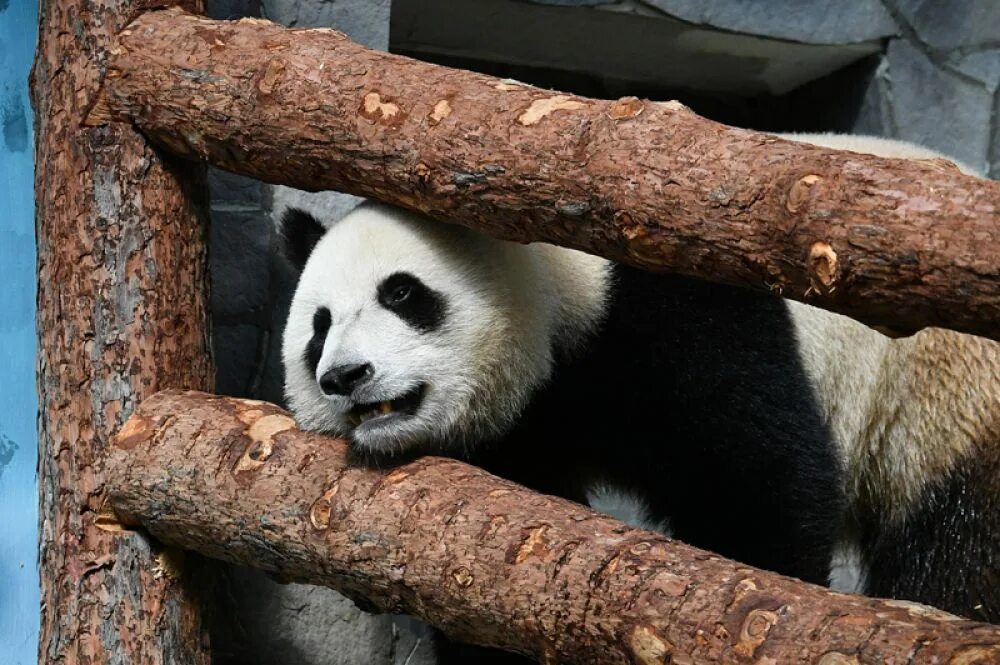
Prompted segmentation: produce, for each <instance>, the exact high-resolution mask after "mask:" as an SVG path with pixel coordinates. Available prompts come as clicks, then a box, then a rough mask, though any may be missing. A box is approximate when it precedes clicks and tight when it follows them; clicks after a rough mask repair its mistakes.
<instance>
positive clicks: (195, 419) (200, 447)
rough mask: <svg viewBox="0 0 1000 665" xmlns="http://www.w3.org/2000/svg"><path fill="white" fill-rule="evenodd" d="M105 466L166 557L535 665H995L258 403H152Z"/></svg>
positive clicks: (821, 598) (855, 601)
mask: <svg viewBox="0 0 1000 665" xmlns="http://www.w3.org/2000/svg"><path fill="white" fill-rule="evenodd" d="M109 459H110V475H109V484H108V494H109V497H110V500H111V503H112V504H113V506H114V508H115V511H116V513H117V514H118V516H119V518H120V519H121V520H122V521H123V522H124V523H126V524H132V525H138V524H141V525H142V526H144V527H145V528H146V529H148V530H149V531H150V532H151V533H152V534H153V535H155V536H156V537H157V538H159V539H161V540H163V541H164V542H167V543H172V544H174V545H177V546H179V547H184V548H190V549H194V550H196V551H198V552H201V553H203V554H205V555H207V556H211V557H218V558H220V559H223V560H226V561H231V562H234V563H239V564H244V565H249V566H255V567H259V568H263V569H265V570H268V571H272V572H273V573H275V574H277V575H279V576H281V577H284V578H286V579H289V580H295V581H300V582H309V583H313V584H322V585H326V586H329V587H332V588H334V589H336V590H338V591H340V592H342V593H345V594H347V595H348V596H350V597H351V598H354V599H355V600H357V601H359V602H361V603H362V604H363V606H365V607H370V608H374V609H378V610H382V611H386V612H406V613H409V614H414V615H417V616H419V617H420V618H422V619H424V620H426V621H428V622H430V623H432V624H434V625H436V626H438V627H440V628H442V629H443V630H444V631H445V632H446V633H448V634H450V635H451V636H453V637H455V638H459V639H462V640H465V641H471V642H475V643H479V644H483V645H487V646H493V647H500V648H504V649H509V650H514V651H519V652H522V653H525V654H529V655H532V656H534V657H536V658H538V659H540V660H541V662H543V663H557V662H558V663H613V664H622V665H625V664H636V663H639V664H644V665H652V664H653V663H665V662H671V663H689V664H697V663H759V664H768V663H770V664H774V663H815V664H817V665H846V664H848V663H872V664H875V663H879V664H882V663H909V664H916V663H955V664H956V665H957V664H958V663H967V664H971V663H981V664H983V665H985V664H986V663H995V662H1000V627H997V626H990V625H988V624H983V623H976V622H972V621H967V620H964V619H959V618H957V617H954V616H952V615H948V614H945V613H943V612H940V611H938V610H934V609H931V608H929V607H925V606H922V605H917V604H914V603H905V602H898V601H886V600H875V599H869V598H863V597H860V596H850V595H845V594H840V593H835V592H832V591H829V590H827V589H823V588H821V587H817V586H813V585H809V584H806V583H804V582H800V581H798V580H793V579H790V578H786V577H782V576H779V575H776V574H773V573H767V572H763V571H760V570H755V569H751V568H749V567H746V566H744V565H741V564H738V563H734V562H732V561H728V560H725V559H722V558H720V557H718V556H715V555H713V554H710V553H708V552H704V551H701V550H697V549H695V548H692V547H689V546H687V545H683V544H681V543H678V542H676V541H672V540H670V539H667V538H664V537H662V536H659V535H657V534H654V533H651V532H648V531H643V530H640V529H634V528H631V527H627V526H625V525H624V524H622V523H620V522H617V521H615V520H613V519H611V518H609V517H605V516H601V515H598V514H596V513H593V512H591V511H590V510H588V509H586V508H585V507H583V506H580V505H577V504H574V503H571V502H569V501H565V500H563V499H559V498H555V497H548V496H543V495H540V494H536V493H534V492H531V491H530V490H527V489H525V488H523V487H520V486H518V485H515V484H513V483H510V482H508V481H505V480H501V479H499V478H496V477H494V476H491V475H489V474H487V473H486V472H484V471H482V470H480V469H477V468H474V467H471V466H468V465H465V464H462V463H461V462H457V461H454V460H449V459H443V458H434V457H424V458H421V459H419V460H417V461H415V462H412V463H409V464H405V465H403V466H399V467H397V468H395V469H392V470H386V471H376V470H370V469H363V468H359V467H357V466H351V465H350V464H349V463H348V449H347V446H346V445H345V443H344V442H342V441H337V440H335V439H331V438H328V437H325V436H323V435H320V434H314V433H307V432H301V431H298V430H297V429H296V428H295V424H294V421H293V420H292V418H291V417H290V416H289V414H287V413H286V412H284V411H282V410H281V409H279V408H278V407H276V406H273V405H270V404H266V403H263V402H256V401H243V400H236V399H231V398H223V397H215V396H211V395H205V394H198V393H183V392H177V391H172V392H165V393H160V394H158V395H156V396H154V397H152V398H150V399H148V400H146V401H145V402H144V403H143V404H142V405H140V408H139V409H138V410H137V412H136V414H135V415H134V416H133V417H132V418H131V419H130V420H129V421H128V422H127V423H126V424H125V427H124V428H123V429H122V431H121V432H120V434H119V435H118V437H117V438H116V441H115V447H114V450H113V451H112V452H111V454H110V458H109ZM761 519H768V516H767V515H762V516H761Z"/></svg>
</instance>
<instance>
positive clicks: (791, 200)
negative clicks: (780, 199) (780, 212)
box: [785, 174, 823, 213]
mask: <svg viewBox="0 0 1000 665" xmlns="http://www.w3.org/2000/svg"><path fill="white" fill-rule="evenodd" d="M821 180H823V178H821V177H820V176H818V175H815V174H810V175H806V176H802V177H801V178H799V179H798V180H796V181H795V182H794V183H793V184H792V186H791V187H790V188H789V190H788V198H787V199H786V200H785V209H786V210H788V212H791V213H796V212H798V211H799V210H801V209H802V207H803V206H804V205H805V204H806V203H807V202H808V201H809V198H810V194H811V193H812V188H813V186H814V185H815V184H816V183H818V182H820V181H821Z"/></svg>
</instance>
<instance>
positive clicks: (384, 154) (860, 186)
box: [107, 11, 1000, 338]
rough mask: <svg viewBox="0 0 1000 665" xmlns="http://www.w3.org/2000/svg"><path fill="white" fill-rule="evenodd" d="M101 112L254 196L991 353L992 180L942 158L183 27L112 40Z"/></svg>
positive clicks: (360, 51)
mask: <svg viewBox="0 0 1000 665" xmlns="http://www.w3.org/2000/svg"><path fill="white" fill-rule="evenodd" d="M107 104H108V107H109V109H111V110H112V111H113V112H115V113H117V114H121V115H124V116H127V117H129V118H131V119H132V120H134V121H135V123H136V124H137V125H138V126H139V127H140V128H141V129H142V131H144V132H145V133H146V134H147V135H148V136H150V137H151V138H153V139H154V140H155V141H158V142H159V143H161V144H162V145H164V146H167V147H168V148H169V149H170V150H172V151H174V152H176V153H177V154H179V155H184V156H187V157H190V158H194V159H203V160H207V161H208V162H210V163H212V164H215V165H217V166H219V167H222V168H225V169H229V170H231V171H235V172H238V173H243V174H246V175H251V176H254V177H256V178H260V179H262V180H266V181H268V182H278V183H283V184H287V185H292V186H295V187H300V188H303V189H310V190H320V189H337V190H342V191H346V192H351V193H354V194H361V195H364V196H370V197H374V198H377V199H381V200H384V201H388V202H391V203H395V204H398V205H402V206H405V207H408V208H412V209H415V210H419V211H422V212H425V213H428V214H430V215H431V216H433V217H436V218H438V219H441V220H444V221H449V222H457V223H460V224H465V225H468V226H471V227H474V228H477V229H480V230H482V231H484V232H486V233H490V234H493V235H495V236H498V237H501V238H507V239H512V240H519V241H539V240H540V241H547V242H551V243H555V244H560V245H565V246H569V247H574V248H577V249H582V250H585V251H588V252H592V253H595V254H601V255H604V256H607V257H609V258H612V259H616V260H620V261H624V262H627V263H631V264H633V265H636V266H639V267H642V268H647V269H656V270H670V271H673V272H678V273H683V274H686V275H691V276H695V277H700V278H704V279H709V280H714V281H719V282H726V283H730V284H736V285H742V286H746V287H750V288H755V289H760V290H765V289H766V290H771V291H773V292H776V293H779V294H782V295H784V296H786V297H789V298H794V299H798V300H803V301H805V302H809V303H811V304H814V305H818V306H820V307H824V308H827V309H830V310H833V311H837V312H841V313H843V314H847V315H849V316H852V317H854V318H856V319H859V320H861V321H863V322H865V323H868V324H870V325H873V326H877V327H880V328H882V329H886V330H893V331H897V332H912V331H915V330H917V329H919V328H922V327H925V326H941V327H949V328H953V329H955V330H960V331H964V332H971V333H975V334H978V335H983V336H987V337H993V338H1000V183H995V182H992V181H983V180H978V179H975V178H973V177H970V176H966V175H963V174H961V173H960V172H958V171H957V170H956V169H955V168H954V167H951V166H949V165H947V164H945V163H942V162H940V161H929V162H928V161H903V160H894V159H885V158H879V157H874V156H868V155H859V154H856V153H848V152H843V151H835V150H830V149H821V148H817V147H813V146H807V145H803V144H800V143H794V142H789V141H785V140H781V139H779V138H777V137H774V136H771V135H767V134H761V133H757V132H751V131H746V130H741V129H735V128H732V127H726V126H725V125H721V124H718V123H715V122H711V121H709V120H705V119H703V118H699V117H698V116H696V115H695V114H694V113H692V112H691V111H690V110H688V109H687V108H685V107H683V106H682V105H680V104H678V103H676V102H666V103H656V102H650V101H644V100H639V99H635V98H624V99H620V100H617V101H600V100H595V99H587V98H583V97H577V96H573V95H565V94H559V93H555V92H551V91H547V90H541V89H537V88H532V87H529V86H526V85H522V84H518V83H516V82H511V81H503V80H499V79H495V78H492V77H489V76H483V75H480V74H475V73H472V72H466V71H460V70H454V69H449V68H445V67H440V66H436V65H431V64H427V63H422V62H417V61H414V60H410V59H407V58H404V57H401V56H396V55H390V54H386V53H380V52H375V51H371V50H368V49H366V48H363V47H361V46H358V45H356V44H354V43H352V42H351V41H349V40H348V39H347V38H346V37H345V36H344V35H342V34H340V33H337V32H335V31H332V30H324V29H320V30H288V29H285V28H281V27H279V26H276V25H274V24H271V23H268V22H266V21H261V20H246V19H245V20H242V21H239V22H236V23H227V22H222V21H210V20H207V19H202V18H196V17H192V16H186V15H184V14H183V13H181V12H178V11H166V12H154V13H150V14H146V15H144V16H142V17H140V18H139V19H138V20H137V21H136V22H135V23H133V24H132V25H131V26H129V28H128V30H126V31H124V32H123V33H122V35H121V39H120V42H119V45H118V48H117V49H116V50H115V52H114V54H113V57H112V58H111V61H110V63H109V73H108V80H107Z"/></svg>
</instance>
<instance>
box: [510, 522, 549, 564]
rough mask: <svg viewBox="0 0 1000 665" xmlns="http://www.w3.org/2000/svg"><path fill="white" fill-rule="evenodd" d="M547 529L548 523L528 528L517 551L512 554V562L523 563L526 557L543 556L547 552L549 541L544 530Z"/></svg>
mask: <svg viewBox="0 0 1000 665" xmlns="http://www.w3.org/2000/svg"><path fill="white" fill-rule="evenodd" d="M548 530H549V525H548V524H543V525H542V526H539V527H535V528H534V529H529V530H528V531H527V533H526V534H525V536H524V538H523V539H522V540H521V544H520V546H519V547H518V548H517V552H516V553H515V554H514V558H513V563H515V564H519V563H524V562H525V561H526V560H527V559H528V557H532V556H544V555H546V554H548V552H549V542H548V538H547V537H546V535H545V534H546V532H547V531H548Z"/></svg>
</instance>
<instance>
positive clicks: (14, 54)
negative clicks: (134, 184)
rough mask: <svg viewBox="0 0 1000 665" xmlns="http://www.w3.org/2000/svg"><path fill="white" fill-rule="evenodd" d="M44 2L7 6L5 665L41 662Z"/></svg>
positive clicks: (0, 42)
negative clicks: (40, 49)
mask: <svg viewBox="0 0 1000 665" xmlns="http://www.w3.org/2000/svg"><path fill="white" fill-rule="evenodd" d="M37 14H38V3H37V0H0V285H2V288H0V312H2V313H3V315H2V316H0V663H2V664H3V665H29V664H31V663H35V662H37V656H36V652H37V647H36V642H37V634H38V610H39V591H38V572H37V564H36V552H37V544H36V543H37V540H38V529H37V521H38V509H37V503H38V492H37V489H36V484H35V457H36V429H35V422H36V414H37V410H38V400H37V396H36V392H35V204H34V186H33V160H32V155H33V151H34V147H33V144H32V136H31V108H30V107H29V105H28V71H29V69H30V67H31V59H32V57H33V54H34V50H35V36H36V33H37V31H38V27H37V22H38V16H37Z"/></svg>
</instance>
